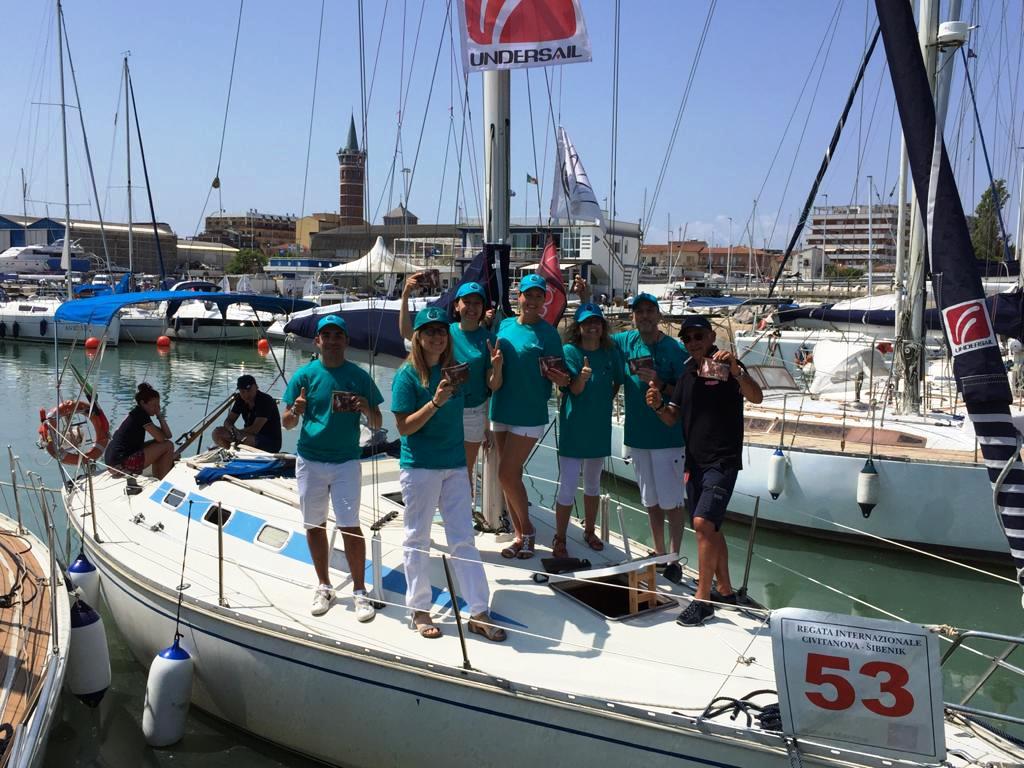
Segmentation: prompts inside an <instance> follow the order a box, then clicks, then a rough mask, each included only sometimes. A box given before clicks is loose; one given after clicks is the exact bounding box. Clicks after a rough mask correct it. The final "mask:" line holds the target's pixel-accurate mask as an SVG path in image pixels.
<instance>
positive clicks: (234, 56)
mask: <svg viewBox="0 0 1024 768" xmlns="http://www.w3.org/2000/svg"><path fill="white" fill-rule="evenodd" d="M244 7H245V0H238V22H237V24H236V25H235V47H234V50H232V52H231V74H230V75H229V76H228V95H227V99H226V100H225V103H224V120H223V122H222V123H221V128H220V149H219V150H217V172H216V173H215V174H214V178H213V183H212V184H211V185H210V189H209V191H208V192H207V193H206V202H205V203H204V204H203V210H202V213H200V214H199V221H197V222H196V230H195V234H196V235H198V234H199V228H200V227H201V226H202V225H203V217H204V216H206V206H207V205H209V203H210V195H211V194H212V192H213V190H214V189H220V164H221V160H223V158H224V138H225V137H226V136H227V132H228V111H229V110H230V108H231V89H232V87H233V86H234V84H235V62H236V61H237V60H238V40H239V38H240V37H241V34H242V9H243V8H244Z"/></svg>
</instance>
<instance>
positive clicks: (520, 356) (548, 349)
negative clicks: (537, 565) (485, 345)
mask: <svg viewBox="0 0 1024 768" xmlns="http://www.w3.org/2000/svg"><path fill="white" fill-rule="evenodd" d="M546 296H547V283H546V282H545V280H544V278H543V277H541V276H540V275H538V274H530V275H527V276H526V277H524V278H523V279H522V280H520V281H519V316H518V317H509V318H506V319H505V320H503V321H502V323H501V327H500V328H499V329H498V349H499V350H500V351H501V354H502V356H503V358H504V367H503V382H502V385H501V389H498V390H496V391H495V392H494V394H493V395H492V396H491V429H492V430H493V432H494V439H495V442H496V443H497V445H498V457H499V458H498V479H499V480H500V481H501V488H502V490H503V491H504V492H505V501H506V502H507V503H508V507H509V512H510V513H511V516H512V525H513V527H514V528H515V536H516V537H515V540H514V541H513V542H512V543H511V544H510V545H509V546H508V547H506V548H505V549H503V550H502V551H501V555H502V557H507V558H513V557H518V558H521V559H524V560H525V559H526V558H529V557H533V554H534V546H535V541H534V538H535V536H536V530H535V529H534V527H533V523H532V522H530V513H529V501H528V499H527V496H526V486H525V485H523V464H525V463H526V458H527V457H528V456H529V455H530V450H531V449H532V448H533V446H534V443H536V442H537V440H539V439H540V438H541V437H542V436H543V435H544V429H545V426H546V425H547V423H548V398H549V397H551V385H552V384H555V385H557V386H559V387H567V386H569V373H568V370H567V369H566V367H565V360H564V359H563V357H562V341H561V339H559V338H558V331H556V330H555V329H554V328H553V327H552V326H551V324H550V323H548V322H547V321H546V320H544V318H543V316H542V312H543V311H544V300H545V297H546Z"/></svg>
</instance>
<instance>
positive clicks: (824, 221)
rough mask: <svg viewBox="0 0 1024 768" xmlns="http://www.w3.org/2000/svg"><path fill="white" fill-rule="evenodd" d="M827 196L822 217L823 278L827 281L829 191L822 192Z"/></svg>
mask: <svg viewBox="0 0 1024 768" xmlns="http://www.w3.org/2000/svg"><path fill="white" fill-rule="evenodd" d="M822 195H823V197H824V198H825V212H824V213H823V214H822V217H821V280H822V282H824V281H825V243H826V241H827V239H828V192H823V193H822Z"/></svg>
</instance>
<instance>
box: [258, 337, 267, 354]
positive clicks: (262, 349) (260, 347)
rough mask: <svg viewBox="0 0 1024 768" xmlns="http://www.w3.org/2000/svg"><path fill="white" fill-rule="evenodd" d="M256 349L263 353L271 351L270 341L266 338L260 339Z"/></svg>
mask: <svg viewBox="0 0 1024 768" xmlns="http://www.w3.org/2000/svg"><path fill="white" fill-rule="evenodd" d="M256 351H258V352H259V353H260V354H261V355H265V354H267V353H268V352H270V342H269V341H267V340H266V339H260V340H259V341H257V342H256Z"/></svg>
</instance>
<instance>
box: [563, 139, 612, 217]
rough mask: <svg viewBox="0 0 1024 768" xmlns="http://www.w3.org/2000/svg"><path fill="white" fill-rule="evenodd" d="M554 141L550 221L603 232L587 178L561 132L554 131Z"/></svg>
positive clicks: (599, 209) (600, 211) (568, 141)
mask: <svg viewBox="0 0 1024 768" xmlns="http://www.w3.org/2000/svg"><path fill="white" fill-rule="evenodd" d="M556 141H557V147H556V150H555V183H554V185H553V189H552V190H551V214H550V215H551V218H552V219H555V220H558V219H567V220H569V221H570V222H580V221H585V222H588V223H594V224H597V225H598V226H600V227H601V229H602V230H603V229H605V222H604V212H603V211H602V210H601V206H600V205H598V204H597V197H596V196H595V195H594V188H593V187H592V186H590V178H589V177H588V176H587V171H586V169H585V168H584V167H583V163H582V161H581V160H580V156H579V153H578V152H577V151H576V147H575V146H574V145H573V143H572V139H570V138H569V134H567V133H566V132H565V128H562V127H561V126H559V127H558V136H557V137H556Z"/></svg>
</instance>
